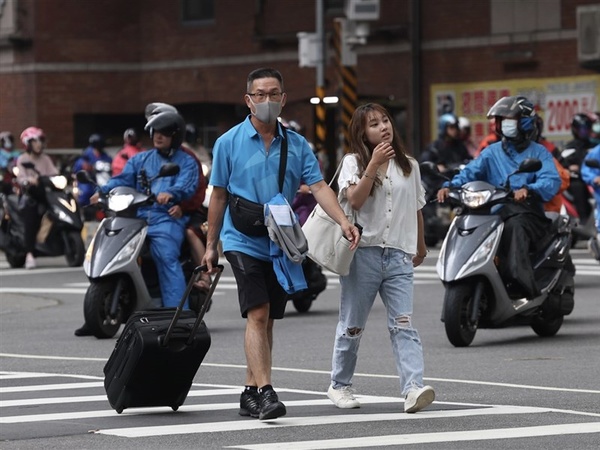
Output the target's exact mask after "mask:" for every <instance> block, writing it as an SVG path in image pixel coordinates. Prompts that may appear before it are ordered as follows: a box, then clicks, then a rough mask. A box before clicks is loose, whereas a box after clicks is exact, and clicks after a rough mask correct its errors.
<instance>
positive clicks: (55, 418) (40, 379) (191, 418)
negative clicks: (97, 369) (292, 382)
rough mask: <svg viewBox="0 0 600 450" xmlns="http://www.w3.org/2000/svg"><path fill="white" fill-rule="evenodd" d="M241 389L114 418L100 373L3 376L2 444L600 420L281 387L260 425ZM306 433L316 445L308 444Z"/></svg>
mask: <svg viewBox="0 0 600 450" xmlns="http://www.w3.org/2000/svg"><path fill="white" fill-rule="evenodd" d="M241 390H242V387H241V386H231V385H220V384H203V383H195V384H194V385H193V386H192V389H191V391H190V393H189V395H188V398H187V399H186V401H185V403H184V404H183V405H182V406H181V407H180V408H179V410H178V411H177V412H173V411H172V410H171V409H170V408H166V407H157V408H131V409H126V410H124V411H123V413H122V414H117V413H116V412H115V411H114V410H113V409H111V408H110V405H109V404H108V401H107V398H106V395H105V393H104V387H103V380H102V378H101V377H93V376H83V375H81V376H79V375H63V374H52V373H35V372H8V371H4V372H0V440H2V441H5V442H9V441H11V440H13V439H17V438H18V436H22V435H23V433H24V432H25V430H27V431H26V432H27V433H29V434H34V435H36V436H37V437H44V436H52V435H54V433H56V430H57V429H58V428H60V430H62V431H61V432H64V430H68V433H69V434H78V433H82V434H94V435H99V436H112V437H119V438H125V439H139V438H157V437H163V436H187V435H203V436H206V438H207V439H212V440H214V442H220V439H224V437H225V436H227V442H232V441H233V442H235V444H234V445H227V446H224V447H226V448H239V449H271V448H273V449H274V448H289V449H326V448H327V449H342V448H372V447H374V446H381V445H404V444H419V443H420V444H424V443H433V442H461V441H478V440H484V439H500V438H502V439H507V438H515V439H516V438H524V437H536V436H538V437H539V436H553V435H557V434H560V435H566V434H590V433H600V421H599V419H598V415H597V414H591V413H590V414H585V413H581V412H575V411H561V410H557V409H553V408H540V407H527V406H511V405H484V404H467V403H454V402H443V401H436V402H434V403H433V404H432V405H430V407H428V408H427V409H426V410H424V411H421V412H420V413H418V414H405V413H403V412H402V411H403V399H402V398H399V397H396V396H373V395H357V398H358V400H359V401H360V402H361V405H362V407H361V408H360V409H353V410H340V409H337V408H335V407H334V406H333V405H332V404H331V402H330V401H329V400H328V399H327V397H326V394H325V392H316V391H309V390H299V389H286V388H278V393H279V396H280V399H281V400H282V401H284V402H285V404H286V406H287V409H288V414H287V415H286V416H284V417H282V418H279V419H275V420H272V421H258V420H256V419H251V418H247V417H241V416H239V415H238V408H239V395H240V392H241ZM533 415H535V416H536V417H539V418H540V420H539V421H538V422H536V423H540V425H536V426H522V427H518V426H517V427H510V428H492V429H481V427H475V429H473V428H472V427H471V428H467V429H464V430H455V429H454V430H452V431H447V432H440V431H439V429H435V427H434V429H433V430H432V432H428V433H415V432H411V430H414V429H415V428H412V427H413V426H412V425H410V426H409V425H408V424H409V423H414V424H415V425H414V426H415V427H416V429H421V427H423V426H431V425H430V424H432V423H435V422H434V421H435V419H447V420H449V419H467V422H455V423H456V424H460V423H468V422H470V421H479V420H481V422H478V423H490V422H493V423H496V422H494V421H496V420H497V421H499V422H498V423H501V419H499V418H500V417H502V416H504V417H510V420H511V422H512V423H515V424H519V423H521V422H520V419H519V418H525V417H527V418H528V421H526V422H525V421H524V425H525V424H531V418H532V417H533ZM494 417H497V418H498V419H494ZM486 418H487V419H486ZM415 421H416V422H415ZM563 422H564V423H563ZM390 424H396V426H394V430H395V432H394V433H390V432H389V429H390V426H389V425H390ZM403 424H407V425H406V426H404V425H403ZM90 426H93V429H92V430H90ZM323 427H332V429H333V428H339V427H342V428H350V429H354V430H355V432H354V436H349V435H348V436H346V435H344V437H339V436H337V437H336V435H332V434H330V432H329V431H325V432H323ZM457 427H460V425H457ZM274 428H277V429H278V430H280V431H281V432H282V433H283V432H284V431H285V434H281V436H283V437H282V438H274V435H273V434H272V433H271V431H272V430H273V429H274ZM398 430H404V432H403V433H398ZM248 431H251V432H253V433H254V434H253V435H252V436H253V438H252V440H251V442H248V437H247V436H248V435H247V434H245V433H244V432H248ZM346 434H347V433H346ZM308 436H311V437H313V439H310V440H306V437H308ZM494 436H495V437H494ZM232 437H233V438H234V439H232ZM125 447H127V444H126V442H125ZM219 448H223V446H219Z"/></svg>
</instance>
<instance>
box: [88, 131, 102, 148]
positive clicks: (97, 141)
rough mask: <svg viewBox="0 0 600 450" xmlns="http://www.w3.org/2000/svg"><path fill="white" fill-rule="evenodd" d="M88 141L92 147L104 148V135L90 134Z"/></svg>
mask: <svg viewBox="0 0 600 450" xmlns="http://www.w3.org/2000/svg"><path fill="white" fill-rule="evenodd" d="M88 143H89V144H90V145H91V146H92V147H94V148H97V149H98V150H104V147H105V146H106V142H105V140H104V137H103V136H102V135H101V134H98V133H94V134H92V135H90V137H89V139H88Z"/></svg>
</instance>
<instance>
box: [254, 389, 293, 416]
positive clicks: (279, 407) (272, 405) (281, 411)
mask: <svg viewBox="0 0 600 450" xmlns="http://www.w3.org/2000/svg"><path fill="white" fill-rule="evenodd" d="M259 395H260V414H259V415H258V419H259V420H269V419H277V418H278V417H282V416H285V413H286V412H287V411H286V409H285V405H284V404H283V403H281V402H280V401H279V397H277V393H276V392H275V391H274V390H273V389H268V390H266V391H263V392H261V393H260V394H259Z"/></svg>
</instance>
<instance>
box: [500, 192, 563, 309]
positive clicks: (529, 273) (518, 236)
mask: <svg viewBox="0 0 600 450" xmlns="http://www.w3.org/2000/svg"><path fill="white" fill-rule="evenodd" d="M501 216H502V217H503V218H504V231H503V233H502V238H501V240H500V248H499V250H498V256H499V257H500V265H499V271H500V275H501V276H502V279H503V280H504V282H505V283H508V284H509V287H510V288H509V292H511V293H514V292H517V293H519V294H522V295H524V296H525V297H527V298H533V297H536V296H538V295H540V290H539V288H538V287H537V285H536V283H535V277H534V273H533V267H532V264H531V259H530V257H529V253H530V252H536V251H539V250H541V247H542V245H543V243H544V242H547V239H546V238H547V237H548V235H549V234H550V233H552V221H551V220H550V219H548V218H546V216H545V215H544V214H543V212H542V211H540V210H538V209H537V207H532V206H531V205H529V204H526V203H523V204H521V203H514V204H509V205H505V206H504V207H503V208H502V212H501Z"/></svg>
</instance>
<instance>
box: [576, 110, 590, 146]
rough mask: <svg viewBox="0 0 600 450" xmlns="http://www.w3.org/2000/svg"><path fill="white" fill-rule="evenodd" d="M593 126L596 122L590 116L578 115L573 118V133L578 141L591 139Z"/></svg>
mask: <svg viewBox="0 0 600 450" xmlns="http://www.w3.org/2000/svg"><path fill="white" fill-rule="evenodd" d="M593 125H594V120H593V119H592V118H591V117H590V116H589V114H585V113H577V114H575V115H574V116H573V120H571V133H573V136H574V137H575V138H577V139H583V140H587V139H589V138H590V134H591V133H592V126H593Z"/></svg>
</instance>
